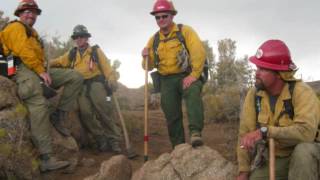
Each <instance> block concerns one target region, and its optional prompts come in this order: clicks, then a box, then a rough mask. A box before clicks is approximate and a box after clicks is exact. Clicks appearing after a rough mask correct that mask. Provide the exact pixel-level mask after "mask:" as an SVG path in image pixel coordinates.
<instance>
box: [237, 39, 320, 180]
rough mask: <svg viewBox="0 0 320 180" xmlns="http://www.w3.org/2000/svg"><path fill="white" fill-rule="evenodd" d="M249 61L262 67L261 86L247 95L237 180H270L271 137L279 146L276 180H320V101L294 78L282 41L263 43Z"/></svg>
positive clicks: (259, 73)
mask: <svg viewBox="0 0 320 180" xmlns="http://www.w3.org/2000/svg"><path fill="white" fill-rule="evenodd" d="M249 60H250V61H251V62H252V63H253V64H255V65H256V66H257V71H256V82H255V88H252V89H250V90H249V92H248V94H247V96H246V99H245V101H244V105H243V111H242V115H241V120H240V129H239V141H238V148H237V153H238V154H237V155H238V163H239V175H238V177H237V179H238V180H247V179H250V180H255V179H259V180H260V179H265V180H267V179H269V171H268V164H269V162H268V157H267V156H266V154H268V153H267V151H268V146H267V140H268V139H269V138H273V139H274V141H275V174H276V179H284V180H285V179H289V180H295V179H309V180H316V179H318V178H319V162H320V144H319V137H318V136H319V130H318V126H319V120H320V105H319V100H318V98H317V96H316V95H315V93H314V92H313V90H312V89H311V87H309V86H308V85H307V84H306V83H304V82H302V81H301V80H298V79H296V78H294V74H295V72H296V66H295V64H294V63H293V62H292V59H291V55H290V51H289V49H288V47H287V45H286V44H285V43H284V42H282V41H281V40H268V41H266V42H264V43H263V44H262V45H261V46H260V47H259V49H258V51H257V53H256V55H255V56H252V57H250V58H249Z"/></svg>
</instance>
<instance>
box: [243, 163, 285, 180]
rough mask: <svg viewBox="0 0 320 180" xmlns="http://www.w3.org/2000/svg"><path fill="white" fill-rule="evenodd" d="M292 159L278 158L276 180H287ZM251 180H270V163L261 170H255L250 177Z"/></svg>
mask: <svg viewBox="0 0 320 180" xmlns="http://www.w3.org/2000/svg"><path fill="white" fill-rule="evenodd" d="M289 161H290V157H281V158H280V157H279V158H278V157H277V158H276V161H275V174H276V180H287V179H288V170H289ZM249 179H250V180H268V179H269V161H267V163H266V164H264V165H263V166H262V167H261V168H258V169H256V170H254V171H253V172H252V173H251V175H250V178H249Z"/></svg>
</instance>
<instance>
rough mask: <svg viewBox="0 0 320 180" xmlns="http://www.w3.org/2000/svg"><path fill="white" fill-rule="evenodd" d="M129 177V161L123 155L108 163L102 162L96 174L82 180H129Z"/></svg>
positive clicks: (113, 158) (130, 172) (130, 171)
mask: <svg viewBox="0 0 320 180" xmlns="http://www.w3.org/2000/svg"><path fill="white" fill-rule="evenodd" d="M131 175H132V168H131V165H130V161H129V160H128V159H127V157H125V156H124V155H117V156H113V157H112V158H111V159H109V160H108V161H104V162H103V163H102V164H101V167H100V170H99V172H98V173H97V174H95V175H92V176H89V177H87V178H85V179H84V180H130V179H131Z"/></svg>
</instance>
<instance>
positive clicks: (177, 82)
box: [160, 74, 204, 147]
mask: <svg viewBox="0 0 320 180" xmlns="http://www.w3.org/2000/svg"><path fill="white" fill-rule="evenodd" d="M184 77H185V75H184V74H176V75H169V76H161V77H160V84H161V108H162V110H163V112H164V114H165V117H166V119H167V126H168V132H169V136H170V141H171V144H172V146H173V147H174V146H176V145H178V144H182V143H185V134H184V128H183V119H182V117H183V113H182V100H183V99H184V100H185V104H186V108H187V114H188V120H189V132H190V135H191V134H193V133H200V134H201V131H202V129H203V120H204V115H203V104H202V99H201V91H202V86H203V84H202V82H201V81H200V80H197V81H195V82H194V83H192V84H191V86H190V87H189V88H187V89H185V90H183V88H182V80H183V78H184Z"/></svg>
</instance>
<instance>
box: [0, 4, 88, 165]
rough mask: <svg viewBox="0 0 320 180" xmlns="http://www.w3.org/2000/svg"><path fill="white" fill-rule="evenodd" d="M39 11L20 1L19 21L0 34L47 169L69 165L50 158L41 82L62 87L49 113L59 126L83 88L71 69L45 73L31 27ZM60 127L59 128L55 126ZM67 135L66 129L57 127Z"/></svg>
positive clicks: (48, 133)
mask: <svg viewBox="0 0 320 180" xmlns="http://www.w3.org/2000/svg"><path fill="white" fill-rule="evenodd" d="M40 13H41V10H40V9H39V7H38V5H37V3H36V2H35V1H34V0H22V1H21V2H20V3H19V5H18V7H17V9H16V11H15V13H14V14H15V15H16V16H17V17H19V20H17V21H13V22H11V23H9V24H8V25H7V26H6V27H5V28H4V29H3V31H1V33H0V42H1V43H2V48H3V53H4V55H5V56H9V55H13V56H14V57H15V61H16V64H18V65H17V66H18V67H17V72H16V75H15V78H14V79H15V82H16V83H17V87H18V94H19V96H20V98H21V99H22V101H23V103H24V105H25V106H26V107H27V109H28V112H29V116H28V117H29V120H30V126H31V135H32V140H33V142H34V144H35V145H36V147H37V148H38V149H39V152H40V160H41V161H40V162H41V163H40V170H41V171H48V170H55V169H59V168H63V167H66V166H68V165H69V162H67V161H58V160H56V159H55V158H54V157H52V142H51V141H52V140H51V134H50V132H51V130H50V121H49V110H48V104H49V103H48V101H47V99H46V98H45V97H44V96H43V89H42V87H41V84H40V83H42V82H43V83H44V84H45V85H46V86H51V87H52V88H59V87H60V86H64V91H63V94H62V96H61V100H60V102H59V104H58V109H57V111H55V112H54V113H52V114H51V117H52V119H53V120H54V121H55V122H56V125H58V126H59V122H61V121H62V120H64V119H62V118H65V117H66V116H65V115H66V113H67V112H68V111H70V110H71V108H72V107H73V104H74V103H75V102H76V98H77V97H78V95H79V93H80V89H81V88H82V83H83V78H82V77H81V75H80V74H79V73H77V72H76V71H73V70H63V69H51V71H50V72H46V68H45V66H44V58H45V57H44V50H43V47H42V44H41V43H40V39H39V35H38V33H37V32H36V30H35V29H34V28H33V25H34V23H35V22H36V20H37V17H38V15H40ZM58 130H59V129H58ZM60 130H62V131H63V132H65V134H64V135H69V134H68V131H64V130H65V129H60Z"/></svg>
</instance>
